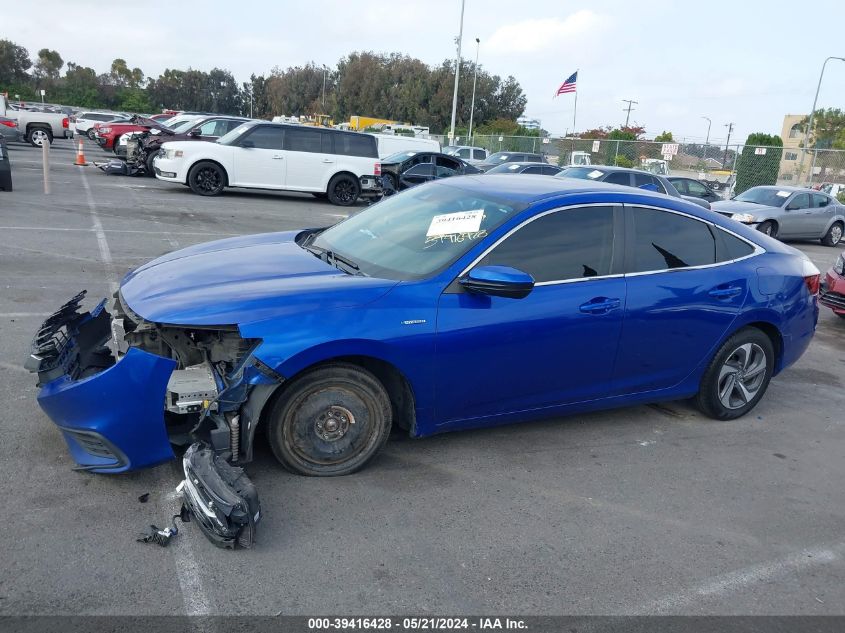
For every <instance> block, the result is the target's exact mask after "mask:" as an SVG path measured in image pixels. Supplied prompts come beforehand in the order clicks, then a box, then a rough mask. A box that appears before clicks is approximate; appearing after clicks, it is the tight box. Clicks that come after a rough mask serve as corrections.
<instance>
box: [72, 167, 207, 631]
mask: <svg viewBox="0 0 845 633" xmlns="http://www.w3.org/2000/svg"><path fill="white" fill-rule="evenodd" d="M79 174H80V176H81V178H82V187H83V188H84V189H85V197H86V198H87V200H88V209H89V210H90V212H91V223H92V225H93V231H94V233H95V235H96V236H97V246H98V247H99V249H100V256H101V257H102V259H103V264H104V266H105V267H106V273H107V275H108V278H109V286H110V287H111V289H112V292H117V290H118V288H119V285H118V283H117V281H116V279H117V276H116V274H115V271H114V262H113V261H112V256H111V250H110V249H109V243H108V241H107V240H106V234H105V232H104V231H103V225H102V223H101V222H100V218H99V216H98V215H97V203H96V202H95V201H94V196H93V195H92V194H91V188H90V187H89V186H88V179H87V178H86V177H85V172H84V171H83V170H80V171H79ZM160 479H161V482H162V487H164V488H167V487H169V486H170V485H171V482H169V481H167V480H166V479H165V475H164V474H161V475H160ZM181 541H182V542H181V543H180V546H179V547H174V548H171V551H172V552H173V558H174V567H175V569H176V578H177V579H178V581H179V589H180V593H181V594H182V603H183V604H184V605H185V613H186V615H207V614H208V613H209V602H208V597H207V596H206V593H205V590H204V589H203V586H202V581H201V580H200V574H199V566H198V565H197V559H196V557H195V556H194V552H193V550H192V548H191V544H190V543H189V542H188V539H187V538H184V537H183V538H182V539H181Z"/></svg>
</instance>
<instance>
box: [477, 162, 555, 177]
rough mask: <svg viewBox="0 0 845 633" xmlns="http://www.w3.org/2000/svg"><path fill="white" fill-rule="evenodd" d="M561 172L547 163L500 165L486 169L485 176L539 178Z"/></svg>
mask: <svg viewBox="0 0 845 633" xmlns="http://www.w3.org/2000/svg"><path fill="white" fill-rule="evenodd" d="M560 171H561V168H560V167H558V166H557V165H549V164H548V163H537V162H532V163H526V162H519V163H502V164H501V165H498V166H496V167H493V168H492V169H488V170H487V171H486V172H484V173H487V174H534V175H541V176H554V175H556V174H557V173H559V172H560Z"/></svg>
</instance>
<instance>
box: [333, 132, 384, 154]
mask: <svg viewBox="0 0 845 633" xmlns="http://www.w3.org/2000/svg"><path fill="white" fill-rule="evenodd" d="M334 153H335V154H340V155H342V156H365V157H368V158H378V151H376V139H375V138H373V137H372V136H370V135H369V134H355V133H354V132H349V133H343V132H341V133H338V134H336V135H335V137H334Z"/></svg>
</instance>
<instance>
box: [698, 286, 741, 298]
mask: <svg viewBox="0 0 845 633" xmlns="http://www.w3.org/2000/svg"><path fill="white" fill-rule="evenodd" d="M741 292H742V288H740V287H738V286H728V287H727V288H713V290H711V291H710V292H709V293H707V294H709V295H710V296H711V297H713V298H714V299H733V298H734V297H736V296H737V295H739V294H740V293H741Z"/></svg>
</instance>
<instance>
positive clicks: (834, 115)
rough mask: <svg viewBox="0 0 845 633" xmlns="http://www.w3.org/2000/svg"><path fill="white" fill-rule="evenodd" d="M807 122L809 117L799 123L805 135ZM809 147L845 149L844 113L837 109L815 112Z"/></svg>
mask: <svg viewBox="0 0 845 633" xmlns="http://www.w3.org/2000/svg"><path fill="white" fill-rule="evenodd" d="M809 122H810V121H809V117H804V119H803V120H802V121H801V122H800V123H799V125H800V129H801V131H802V132H804V133H806V131H807V125H808V124H809ZM810 147H816V148H818V149H830V148H831V147H833V148H836V149H845V111H842V110H840V109H839V108H828V109H824V108H822V109H820V110H816V113H815V114H814V115H813V129H812V130H810Z"/></svg>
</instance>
